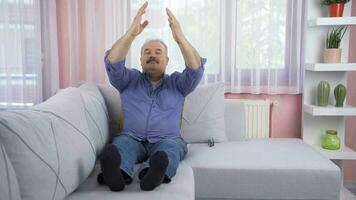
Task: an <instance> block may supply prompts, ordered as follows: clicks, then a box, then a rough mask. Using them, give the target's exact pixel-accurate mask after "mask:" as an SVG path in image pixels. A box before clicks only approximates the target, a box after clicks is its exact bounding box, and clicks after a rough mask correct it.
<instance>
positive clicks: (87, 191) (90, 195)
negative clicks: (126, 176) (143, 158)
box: [66, 161, 195, 200]
mask: <svg viewBox="0 0 356 200" xmlns="http://www.w3.org/2000/svg"><path fill="white" fill-rule="evenodd" d="M138 168H139V165H136V166H135V171H137V169H138ZM99 172H100V165H96V167H95V170H94V171H93V172H92V173H91V175H90V176H89V178H88V179H87V180H86V181H85V182H84V183H83V184H82V185H81V186H80V187H79V188H78V189H77V190H76V191H75V192H74V193H72V194H71V195H70V196H68V197H67V199H66V200H90V199H105V200H111V199H112V200H117V199H125V200H140V199H142V200H160V199H162V200H167V199H169V200H194V196H195V194H194V177H193V170H192V168H191V167H190V166H188V165H187V164H185V163H184V161H183V162H181V163H180V164H179V167H178V169H177V174H176V176H174V177H173V178H172V181H171V182H170V183H168V184H162V185H160V186H159V187H157V188H155V189H154V190H153V191H142V190H141V189H140V185H139V184H140V183H139V179H138V177H137V173H136V174H135V177H134V180H133V182H132V183H131V184H129V185H126V187H125V189H124V190H123V191H120V192H112V191H110V190H109V188H108V187H107V186H100V185H99V184H98V183H97V181H96V177H97V175H98V173H99Z"/></svg>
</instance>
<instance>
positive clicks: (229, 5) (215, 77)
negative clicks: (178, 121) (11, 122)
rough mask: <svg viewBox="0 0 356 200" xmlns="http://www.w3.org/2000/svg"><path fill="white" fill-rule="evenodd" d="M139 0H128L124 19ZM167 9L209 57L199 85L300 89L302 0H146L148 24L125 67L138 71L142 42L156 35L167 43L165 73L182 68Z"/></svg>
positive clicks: (283, 90) (279, 90) (243, 89)
mask: <svg viewBox="0 0 356 200" xmlns="http://www.w3.org/2000/svg"><path fill="white" fill-rule="evenodd" d="M143 2H144V0H132V1H130V3H131V4H130V11H131V16H130V15H125V16H126V17H129V16H130V19H126V20H127V21H131V19H132V18H133V15H134V14H135V13H136V11H137V9H138V8H139V6H140V5H142V3H143ZM127 6H128V5H126V7H121V8H120V9H121V12H123V11H124V10H126V9H127ZM165 7H169V8H170V9H171V10H172V11H173V13H174V14H175V15H176V17H177V18H178V20H179V21H180V23H181V26H182V29H183V31H184V33H185V35H186V36H187V38H188V39H189V41H190V42H191V43H192V44H193V46H194V47H195V48H196V49H197V50H198V51H199V53H200V54H201V56H203V57H206V58H207V59H208V62H207V64H206V70H205V74H204V78H203V79H202V81H201V84H207V83H213V82H217V81H223V82H225V85H226V87H225V88H226V92H233V93H254V94H259V93H266V94H298V93H300V92H301V91H302V90H301V87H302V83H301V78H302V77H301V76H302V74H301V72H302V70H301V63H300V61H301V60H302V59H301V56H302V55H301V49H302V48H301V37H302V26H303V23H302V22H303V18H302V17H303V0H299V1H298V0H222V1H216V0H181V1H175V0H160V1H158V0H157V1H150V2H149V6H148V8H147V12H146V14H145V15H144V18H145V19H147V20H149V22H150V24H149V25H148V27H147V28H146V29H145V30H144V32H143V33H142V34H141V35H140V36H139V37H138V38H137V39H136V40H135V41H134V43H133V45H132V47H131V51H130V56H129V59H128V62H127V63H128V65H129V66H132V67H135V68H138V69H141V67H140V63H139V57H140V47H141V45H142V44H143V43H144V41H145V40H147V39H149V38H160V39H163V40H164V41H165V42H166V43H167V45H168V47H169V57H170V63H169V66H168V67H167V72H168V73H171V72H173V71H176V70H178V71H180V70H183V68H184V60H183V58H182V56H181V53H180V51H179V48H178V47H177V45H176V44H175V42H174V40H173V38H172V36H171V31H170V29H169V26H168V23H167V17H166V14H165V10H164V8H165ZM125 16H122V17H124V18H125Z"/></svg>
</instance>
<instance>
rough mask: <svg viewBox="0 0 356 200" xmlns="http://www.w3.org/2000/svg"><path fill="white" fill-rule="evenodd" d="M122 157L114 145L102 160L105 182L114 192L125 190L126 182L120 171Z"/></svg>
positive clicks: (105, 152)
mask: <svg viewBox="0 0 356 200" xmlns="http://www.w3.org/2000/svg"><path fill="white" fill-rule="evenodd" d="M120 164H121V156H120V154H119V152H118V151H117V149H116V147H115V146H114V145H109V146H108V147H107V148H106V149H105V150H104V152H103V154H102V158H101V159H100V165H101V170H102V172H103V182H104V183H105V184H107V185H108V186H109V188H110V190H112V191H121V190H123V189H124V188H125V180H124V177H123V175H122V173H121V170H120Z"/></svg>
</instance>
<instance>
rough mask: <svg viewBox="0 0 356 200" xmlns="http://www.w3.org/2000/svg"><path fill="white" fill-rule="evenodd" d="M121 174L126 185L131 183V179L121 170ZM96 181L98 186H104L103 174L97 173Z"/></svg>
mask: <svg viewBox="0 0 356 200" xmlns="http://www.w3.org/2000/svg"><path fill="white" fill-rule="evenodd" d="M121 174H122V175H123V176H124V179H125V184H126V185H127V184H130V183H132V178H131V177H130V176H129V175H128V174H127V173H126V172H124V171H122V170H121ZM140 179H141V178H140ZM96 180H97V181H98V183H99V185H106V183H105V181H104V177H103V173H99V174H98V176H97V177H96Z"/></svg>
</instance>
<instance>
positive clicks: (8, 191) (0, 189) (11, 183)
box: [0, 144, 21, 200]
mask: <svg viewBox="0 0 356 200" xmlns="http://www.w3.org/2000/svg"><path fill="white" fill-rule="evenodd" d="M0 199H2V200H21V195H20V189H19V184H18V182H17V178H16V174H15V171H14V168H13V167H12V164H11V161H10V159H9V157H8V156H7V153H6V151H5V147H4V145H2V144H0Z"/></svg>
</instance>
